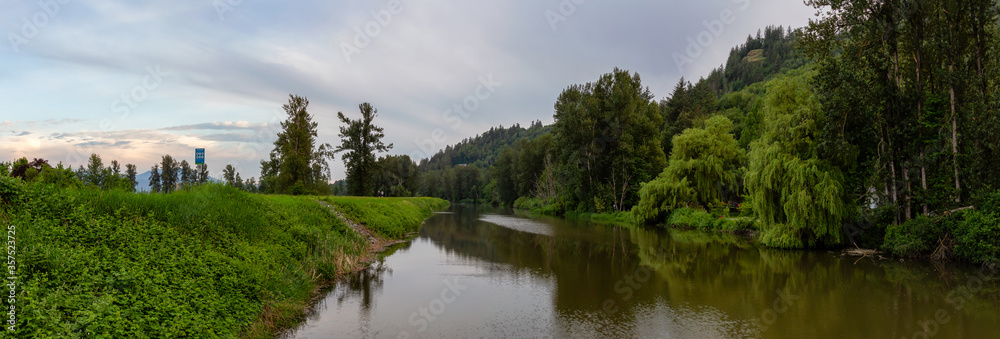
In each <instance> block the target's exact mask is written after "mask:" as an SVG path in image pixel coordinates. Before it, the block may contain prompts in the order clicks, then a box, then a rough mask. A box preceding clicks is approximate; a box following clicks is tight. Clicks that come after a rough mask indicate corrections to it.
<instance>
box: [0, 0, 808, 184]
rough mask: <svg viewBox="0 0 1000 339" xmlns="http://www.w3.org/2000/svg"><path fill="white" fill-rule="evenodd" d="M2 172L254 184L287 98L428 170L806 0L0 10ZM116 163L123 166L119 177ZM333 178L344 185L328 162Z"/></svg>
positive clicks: (656, 72)
mask: <svg viewBox="0 0 1000 339" xmlns="http://www.w3.org/2000/svg"><path fill="white" fill-rule="evenodd" d="M3 2H4V5H3V7H4V10H3V11H2V12H0V33H6V34H4V36H5V37H6V39H4V40H3V41H0V45H2V46H0V161H12V160H15V159H17V158H20V157H27V158H28V159H29V160H30V159H32V158H44V159H47V160H49V162H50V163H51V164H55V163H58V162H62V163H63V164H65V165H73V166H74V168H75V167H77V166H79V165H81V164H84V163H86V159H87V158H88V157H89V156H90V154H91V153H97V154H99V155H100V156H101V157H102V158H103V160H104V163H105V164H108V163H110V161H111V160H118V161H119V162H120V163H122V164H126V163H132V164H136V165H137V166H138V167H139V172H140V173H141V172H144V171H147V170H149V169H150V168H151V167H152V166H153V164H154V163H158V162H159V160H160V157H161V156H162V155H164V154H170V155H172V156H174V157H175V158H176V159H178V161H179V160H187V161H188V162H190V163H192V164H193V163H194V149H195V148H205V149H206V151H205V152H206V163H207V164H208V165H209V170H210V172H212V173H213V174H212V175H213V176H219V174H220V173H221V172H222V169H223V168H224V167H225V165H226V164H232V165H233V166H234V167H236V168H237V171H239V172H240V173H241V176H242V177H243V178H249V177H257V176H259V174H260V160H261V159H265V158H267V157H268V154H269V152H270V151H271V149H273V142H274V140H275V139H276V135H277V133H278V132H279V131H280V122H281V121H283V120H284V119H285V117H286V115H285V114H284V112H283V110H282V108H281V106H282V105H284V104H285V103H287V102H288V97H289V95H290V94H295V95H299V96H303V97H306V98H307V99H308V100H309V108H308V111H309V113H311V114H312V115H313V120H314V121H316V122H317V123H318V124H319V127H318V140H317V141H318V142H320V143H330V144H332V145H334V146H336V145H338V144H339V143H340V139H339V137H338V134H339V127H340V122H339V120H338V119H337V113H338V112H343V113H344V114H345V115H347V116H348V117H351V118H358V117H360V112H359V110H358V105H359V104H361V103H363V102H369V103H371V104H372V105H373V106H374V107H375V108H376V109H377V110H378V117H377V118H376V119H375V124H376V125H379V126H382V127H384V128H385V135H386V137H385V139H384V141H385V142H387V143H392V144H393V148H392V150H391V151H390V152H389V153H390V154H399V155H403V154H406V155H410V157H411V158H414V159H420V158H427V157H429V156H431V155H433V154H434V153H436V152H437V151H438V150H440V149H442V148H444V147H445V146H447V145H451V144H455V143H457V142H460V141H461V140H462V139H465V138H469V137H474V136H476V135H477V134H479V133H482V132H484V131H487V130H489V129H490V128H491V127H494V126H501V125H502V126H505V127H507V126H511V125H513V124H520V125H522V126H527V125H529V124H530V123H531V122H532V121H535V120H540V121H542V122H543V123H545V124H551V123H552V122H553V119H552V114H553V104H554V102H555V100H556V98H557V97H558V95H559V93H560V92H562V90H563V89H565V88H567V87H569V86H570V85H573V84H583V83H587V82H591V81H596V80H597V79H598V78H599V77H600V76H601V75H602V74H605V73H610V72H611V71H613V70H614V69H615V68H616V67H617V68H621V69H625V70H629V71H631V72H636V73H638V74H639V75H640V76H641V78H642V82H643V85H644V86H647V87H648V88H649V89H650V90H651V91H652V92H653V93H654V94H655V95H656V97H657V100H659V99H663V98H665V97H667V96H669V94H670V93H669V91H670V90H672V88H673V86H674V85H675V84H676V83H677V82H678V81H679V79H680V78H681V77H684V78H685V79H688V80H691V81H694V80H697V79H698V78H700V77H702V76H707V74H708V72H709V71H711V70H712V69H713V68H717V67H719V66H720V65H722V64H723V63H725V61H726V58H727V57H728V54H729V51H730V49H731V48H733V47H734V46H737V45H739V44H741V43H743V42H745V41H746V38H747V36H748V35H756V33H757V31H758V30H761V29H763V28H764V27H766V26H768V25H781V26H785V27H802V26H804V25H806V24H807V23H808V20H809V19H810V18H813V16H814V14H815V12H816V11H815V10H814V9H812V8H809V7H808V6H806V5H804V4H803V2H802V1H801V0H767V1H765V0H720V1H701V0H657V1H641V0H636V1H610V0H530V1H529V0H512V1H455V0H452V1H444V0H414V1H409V0H391V1H390V0H374V1H330V0H324V1H312V0H309V1H264V0H203V1H116V0H102V1H86V2H85V1H73V0H42V1H14V0H3ZM122 167H124V165H123V166H122ZM331 170H332V173H331V174H332V177H333V178H334V179H342V178H344V177H345V174H344V164H343V162H342V161H341V160H340V159H339V158H338V159H337V160H336V161H333V162H331Z"/></svg>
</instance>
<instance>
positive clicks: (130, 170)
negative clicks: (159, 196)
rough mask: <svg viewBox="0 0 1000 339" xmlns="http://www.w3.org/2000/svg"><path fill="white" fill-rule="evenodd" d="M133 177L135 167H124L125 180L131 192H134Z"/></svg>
mask: <svg viewBox="0 0 1000 339" xmlns="http://www.w3.org/2000/svg"><path fill="white" fill-rule="evenodd" d="M135 176H136V168H135V165H133V164H126V165H125V178H126V179H128V182H129V185H130V186H129V187H131V190H132V192H135V185H136V181H135Z"/></svg>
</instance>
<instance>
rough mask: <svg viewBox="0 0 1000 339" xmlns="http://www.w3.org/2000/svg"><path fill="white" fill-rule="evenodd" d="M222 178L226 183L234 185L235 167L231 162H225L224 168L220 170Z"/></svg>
mask: <svg viewBox="0 0 1000 339" xmlns="http://www.w3.org/2000/svg"><path fill="white" fill-rule="evenodd" d="M222 179H223V180H225V181H226V185H229V186H236V168H233V165H232V164H226V168H224V169H223V170H222Z"/></svg>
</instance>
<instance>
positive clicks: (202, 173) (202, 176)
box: [195, 164, 208, 184]
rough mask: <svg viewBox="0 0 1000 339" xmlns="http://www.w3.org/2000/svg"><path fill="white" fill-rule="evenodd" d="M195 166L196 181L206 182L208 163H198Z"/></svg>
mask: <svg viewBox="0 0 1000 339" xmlns="http://www.w3.org/2000/svg"><path fill="white" fill-rule="evenodd" d="M195 166H196V167H197V168H198V183H199V184H204V183H206V182H208V165H206V164H198V165H195Z"/></svg>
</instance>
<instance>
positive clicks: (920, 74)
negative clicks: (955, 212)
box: [800, 0, 1000, 224]
mask: <svg viewBox="0 0 1000 339" xmlns="http://www.w3.org/2000/svg"><path fill="white" fill-rule="evenodd" d="M807 3H808V4H810V5H812V6H814V7H816V8H817V9H822V11H821V13H823V15H822V16H821V17H820V18H819V20H814V21H812V22H811V23H810V25H809V26H808V28H807V29H805V30H804V31H803V32H802V33H803V34H802V37H803V39H802V40H801V41H800V42H801V45H802V46H803V47H804V48H803V50H804V51H805V52H806V54H807V55H809V56H810V57H812V58H813V59H814V60H816V64H817V69H818V70H819V75H818V76H817V78H816V83H817V86H818V91H817V92H818V94H819V95H820V98H821V100H822V103H823V106H824V108H825V109H824V115H826V116H827V118H825V119H824V120H825V121H829V124H828V125H827V126H821V127H822V129H823V134H824V135H823V137H822V138H821V139H820V140H822V142H821V147H823V149H824V150H823V153H824V154H830V155H833V156H835V158H832V159H831V160H833V163H834V164H835V165H836V166H838V167H840V168H842V169H843V170H844V171H845V174H846V177H847V191H848V192H849V194H850V195H852V196H854V197H857V198H856V199H857V200H864V201H869V202H873V203H877V204H879V205H885V206H891V207H892V208H893V209H894V211H895V213H894V223H897V224H899V223H901V222H903V221H906V220H909V219H911V218H913V214H914V213H913V212H914V207H917V208H918V210H919V211H920V212H922V213H923V214H929V213H931V211H932V210H939V211H940V210H948V209H952V208H954V207H956V206H959V205H960V204H961V202H962V201H966V200H967V199H968V198H969V197H971V196H972V195H973V193H975V192H973V190H975V189H978V190H990V189H993V187H995V186H996V185H998V184H1000V182H998V181H1000V180H998V179H997V177H998V175H997V173H998V171H997V166H996V165H995V164H994V163H993V162H992V161H991V160H990V159H995V158H996V157H997V156H1000V152H998V151H1000V148H998V147H997V146H998V145H997V142H996V140H1000V138H998V137H997V136H998V135H997V128H996V127H995V126H997V125H998V124H1000V117H998V114H997V112H996V110H995V109H990V108H989V105H990V103H989V102H990V101H995V100H996V97H995V96H993V97H992V98H991V95H990V94H989V93H991V92H994V90H995V89H996V87H997V84H996V82H995V81H989V80H985V79H995V76H991V74H995V71H996V68H997V64H996V60H997V58H996V56H995V55H996V54H995V53H996V47H995V46H997V36H998V34H997V29H998V28H997V27H998V13H1000V11H998V10H997V4H996V2H995V1H993V0H968V1H954V0H926V1H916V0H899V1H888V2H872V1H861V0H811V1H807ZM945 169H947V171H945ZM970 183H975V184H974V186H973V185H972V184H970ZM945 187H948V188H945ZM972 187H975V188H974V189H970V188H972Z"/></svg>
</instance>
